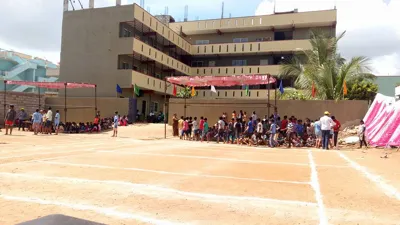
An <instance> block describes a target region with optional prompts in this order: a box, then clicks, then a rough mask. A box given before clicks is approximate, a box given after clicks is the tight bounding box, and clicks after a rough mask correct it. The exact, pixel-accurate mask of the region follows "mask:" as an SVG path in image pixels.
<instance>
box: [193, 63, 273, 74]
mask: <svg viewBox="0 0 400 225" xmlns="http://www.w3.org/2000/svg"><path fill="white" fill-rule="evenodd" d="M279 70H280V66H279V65H265V66H264V65H260V66H226V67H196V68H192V73H191V74H192V76H229V75H243V74H271V75H278V74H279Z"/></svg>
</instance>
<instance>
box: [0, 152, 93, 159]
mask: <svg viewBox="0 0 400 225" xmlns="http://www.w3.org/2000/svg"><path fill="white" fill-rule="evenodd" d="M87 151H89V150H74V151H56V152H54V151H53V152H38V153H35V154H27V155H15V156H9V157H0V160H1V159H14V158H22V157H29V156H36V155H49V154H60V153H73V152H87Z"/></svg>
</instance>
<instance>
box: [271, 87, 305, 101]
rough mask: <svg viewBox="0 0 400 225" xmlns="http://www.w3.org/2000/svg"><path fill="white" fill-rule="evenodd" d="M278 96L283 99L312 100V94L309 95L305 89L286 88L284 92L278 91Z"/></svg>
mask: <svg viewBox="0 0 400 225" xmlns="http://www.w3.org/2000/svg"><path fill="white" fill-rule="evenodd" d="M277 98H278V99H281V100H310V99H311V96H307V95H306V94H305V93H304V91H303V90H297V89H295V88H285V92H284V93H283V94H281V93H280V92H279V91H277Z"/></svg>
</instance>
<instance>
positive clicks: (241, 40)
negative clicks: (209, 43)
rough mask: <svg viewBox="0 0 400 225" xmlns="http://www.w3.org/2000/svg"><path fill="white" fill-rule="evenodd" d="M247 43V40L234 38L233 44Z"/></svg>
mask: <svg viewBox="0 0 400 225" xmlns="http://www.w3.org/2000/svg"><path fill="white" fill-rule="evenodd" d="M242 42H249V38H234V39H233V43H242Z"/></svg>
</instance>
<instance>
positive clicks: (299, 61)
mask: <svg viewBox="0 0 400 225" xmlns="http://www.w3.org/2000/svg"><path fill="white" fill-rule="evenodd" d="M344 34H345V32H343V33H342V34H341V35H339V36H338V37H329V36H328V35H326V34H325V33H323V32H322V31H319V30H313V31H311V33H310V35H311V39H310V44H311V50H303V51H301V54H298V55H295V56H293V57H292V58H291V59H289V60H288V61H286V62H284V63H283V64H282V65H281V74H280V77H281V78H295V87H296V88H298V89H302V90H304V95H305V96H306V97H308V98H310V97H311V90H312V85H313V83H314V85H315V88H316V90H317V92H316V98H317V99H324V100H325V99H327V100H339V99H343V98H344V96H343V86H344V85H343V84H344V82H346V84H349V83H352V82H353V81H354V80H357V79H359V78H362V79H364V80H368V81H372V80H373V79H374V78H375V76H374V75H373V74H371V73H370V71H371V70H370V69H369V67H368V59H367V58H366V57H363V56H358V57H353V58H352V59H351V60H350V61H348V62H347V61H346V60H345V59H344V58H342V57H341V56H340V54H339V53H338V51H337V46H338V41H339V40H340V39H341V38H342V37H343V36H344Z"/></svg>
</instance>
